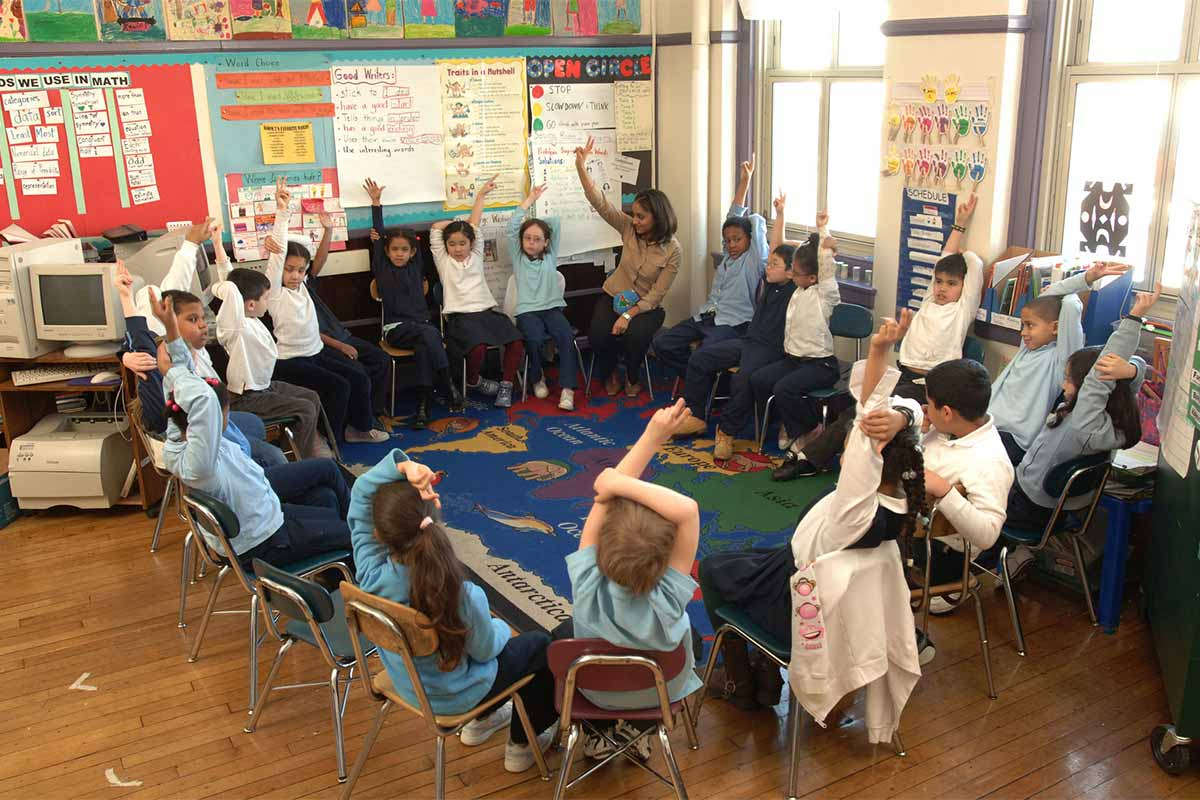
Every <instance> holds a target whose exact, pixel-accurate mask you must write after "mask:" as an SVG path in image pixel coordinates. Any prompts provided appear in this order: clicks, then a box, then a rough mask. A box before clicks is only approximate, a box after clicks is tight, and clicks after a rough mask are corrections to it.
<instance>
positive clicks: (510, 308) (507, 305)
mask: <svg viewBox="0 0 1200 800" xmlns="http://www.w3.org/2000/svg"><path fill="white" fill-rule="evenodd" d="M504 314H505V316H507V317H508V318H509V319H511V320H513V321H514V322H515V321H516V319H517V276H516V274H513V275H509V276H508V285H507V286H505V287H504Z"/></svg>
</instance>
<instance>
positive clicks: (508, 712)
mask: <svg viewBox="0 0 1200 800" xmlns="http://www.w3.org/2000/svg"><path fill="white" fill-rule="evenodd" d="M512 715H513V704H512V700H509V701H508V702H507V703H505V704H504V705H502V706H500V707H499V708H497V709H496V710H495V711H493V712H492V713H491V714H489V715H487V716H486V717H479V718H478V719H473V720H471V721H470V722H468V723H467V724H466V725H464V726H463V729H462V733H460V734H459V737H458V740H459V741H460V742H462V743H463V744H464V745H466V746H467V747H474V746H475V745H479V744H483V743H484V742H486V741H487V740H488V739H489V738H491V735H492V734H493V733H495V732H496V731H498V730H500V729H501V728H503V727H505V726H507V725H508V724H509V723H510V722H511V721H512Z"/></svg>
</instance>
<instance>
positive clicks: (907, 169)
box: [900, 147, 917, 186]
mask: <svg viewBox="0 0 1200 800" xmlns="http://www.w3.org/2000/svg"><path fill="white" fill-rule="evenodd" d="M900 163H901V166H902V167H903V168H904V185H905V186H908V185H909V184H910V183H912V178H913V172H914V171H915V170H916V167H917V156H916V154H915V153H914V152H913V149H912V148H911V147H906V148H904V159H903V160H902V161H901V162H900Z"/></svg>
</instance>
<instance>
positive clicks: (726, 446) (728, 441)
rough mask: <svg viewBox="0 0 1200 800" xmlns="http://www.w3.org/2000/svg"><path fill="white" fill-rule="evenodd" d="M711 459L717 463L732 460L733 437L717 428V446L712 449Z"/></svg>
mask: <svg viewBox="0 0 1200 800" xmlns="http://www.w3.org/2000/svg"><path fill="white" fill-rule="evenodd" d="M713 458H714V459H716V460H717V461H728V460H729V459H731V458H733V437H732V436H730V435H729V434H728V433H726V432H725V431H723V430H721V428H720V426H718V427H717V444H716V446H715V447H713Z"/></svg>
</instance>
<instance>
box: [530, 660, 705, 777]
mask: <svg viewBox="0 0 1200 800" xmlns="http://www.w3.org/2000/svg"><path fill="white" fill-rule="evenodd" d="M691 646H692V643H691V639H690V638H689V639H687V640H685V641H684V642H683V643H681V644H680V645H679V647H676V648H675V649H674V650H673V651H671V652H670V653H659V652H653V651H650V650H631V649H629V648H626V647H617V646H615V645H612V644H609V643H608V642H606V641H604V640H603V639H562V640H560V641H557V642H551V644H550V649H549V651H548V652H547V658H548V660H549V663H550V671H551V672H552V673H554V708H555V710H556V711H558V712H559V713H560V714H561V715H562V718H561V720H560V723H559V729H560V730H562V731H569V733H568V736H567V750H566V753H564V754H563V759H562V765H561V766H560V767H559V773H558V785H557V786H556V787H555V789H554V800H562V798H563V797H564V796H565V795H566V792H567V790H568V789H570V788H571V787H572V786H574V785H575V784H577V783H579V782H580V781H582V780H583V779H584V778H586V777H588V776H589V775H591V774H592V773H593V772H595V771H596V770H598V769H600V768H601V767H603V766H604V765H605V764H607V763H608V762H609V761H612V760H613V759H614V758H616V757H617V756H624V757H625V758H627V759H629V760H630V761H631V762H633V763H634V764H637V765H638V766H639V767H641V768H642V769H644V770H646V771H647V772H649V773H650V774H651V775H653V776H654V777H656V778H658V779H659V780H660V781H662V782H663V783H665V784H667V785H668V786H671V787H672V788H674V790H675V796H676V797H677V798H678V799H679V800H687V790H686V789H685V788H684V785H683V776H682V775H680V774H679V765H678V764H676V763H675V753H674V751H672V750H671V740H670V738H669V736H668V734H670V732H671V731H673V730H674V729H675V717H676V715H677V714H679V713H680V712H682V713H683V718H684V726H683V727H684V730H686V731H687V737H688V745H689V746H690V747H691V748H692V749H693V750H696V749H698V748H699V747H700V744H699V742H698V741H697V740H696V727H695V724H694V723H693V722H692V716H691V712H690V710H689V709H688V705H687V703H686V702H685V701H683V700H678V701H676V702H674V703H672V702H671V700H670V697H669V696H668V695H667V682H668V681H670V680H671V679H672V678H674V677H675V676H677V675H679V673H680V672H682V671H683V669H684V665H685V664H686V663H687V654H686V652H685V651H684V649H683V648H685V647H691ZM580 689H587V690H589V691H599V692H606V691H607V692H612V691H620V692H630V691H637V690H640V689H654V690H657V692H658V705H657V706H654V707H651V708H642V709H622V710H619V711H610V710H608V709H605V708H600V707H599V706H597V705H596V704H595V703H592V702H591V701H590V700H588V699H587V698H586V697H584V696H583V694H582V693H581V692H580V691H579V690H580ZM618 719H623V720H626V721H630V720H648V721H652V722H657V723H658V725H657V731H658V739H659V741H660V742H661V743H662V749H663V756H664V758H666V761H667V768H668V769H669V770H670V772H671V775H670V777H669V778H668V777H666V776H664V775H661V774H659V772H658V771H657V770H654V769H652V768H651V767H649V766H647V765H646V764H644V763H642V761H641V760H640V759H638V758H636V757H635V756H634V755H633V754H632V753H630V752H629V749H630V748H631V747H633V745H634V744H635V743H637V742H638V741H640V740H641V739H642V738H643V737H645V736H647V735H649V734H650V732H651V731H652V730H655V728H648V729H646V730H645V731H642V733H641V734H639V735H638V736H636V737H634V738H633V739H630V740H629V741H628V742H625V743H624V744H623V745H622V744H621V743H620V742H615V741H613V740H612V739H610V738H609V737H608V736H607V735H605V734H604V733H601V732H600V731H599V730H597V729H596V728H595V727H594V726H593V725H592V724H591V723H592V722H593V721H595V720H606V721H608V720H612V721H616V720H618ZM581 726H586V727H587V728H588V729H589V730H590V731H592V732H593V733H596V734H597V735H600V736H603V737H604V738H605V739H608V741H609V743H610V744H612V745H613V746H614V747H616V748H617V750H616V752H614V753H613V754H612V755H610V756H608V757H607V758H605V759H604V760H603V761H601V762H600V763H598V764H596V765H595V766H593V767H591V768H590V769H588V770H586V771H585V772H584V773H583V774H582V775H580V776H579V777H577V778H576V779H575V780H573V781H570V782H569V783H568V778H569V777H570V773H571V761H572V759H573V758H574V755H575V747H576V745H578V744H579V735H580V732H581Z"/></svg>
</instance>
